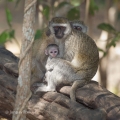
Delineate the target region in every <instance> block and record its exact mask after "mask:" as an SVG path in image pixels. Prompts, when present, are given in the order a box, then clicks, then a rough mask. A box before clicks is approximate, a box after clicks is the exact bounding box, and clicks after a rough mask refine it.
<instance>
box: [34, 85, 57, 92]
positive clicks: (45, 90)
mask: <svg viewBox="0 0 120 120" xmlns="http://www.w3.org/2000/svg"><path fill="white" fill-rule="evenodd" d="M48 91H49V92H50V91H51V92H55V91H56V90H55V88H50V87H48V86H45V85H44V86H43V87H39V88H37V90H36V91H35V94H36V93H37V92H48Z"/></svg>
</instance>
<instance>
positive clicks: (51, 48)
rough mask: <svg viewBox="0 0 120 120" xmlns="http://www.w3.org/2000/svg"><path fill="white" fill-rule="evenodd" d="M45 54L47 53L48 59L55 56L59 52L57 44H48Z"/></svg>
mask: <svg viewBox="0 0 120 120" xmlns="http://www.w3.org/2000/svg"><path fill="white" fill-rule="evenodd" d="M45 54H46V55H48V56H49V58H50V59H52V58H55V57H57V55H58V54H59V48H58V45H56V44H49V45H48V46H47V48H46V50H45Z"/></svg>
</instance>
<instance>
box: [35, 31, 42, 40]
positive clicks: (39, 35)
mask: <svg viewBox="0 0 120 120" xmlns="http://www.w3.org/2000/svg"><path fill="white" fill-rule="evenodd" d="M42 33H43V32H42V30H37V31H36V33H35V38H34V39H35V40H37V39H40V38H41V37H42Z"/></svg>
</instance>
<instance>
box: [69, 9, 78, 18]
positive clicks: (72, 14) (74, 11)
mask: <svg viewBox="0 0 120 120" xmlns="http://www.w3.org/2000/svg"><path fill="white" fill-rule="evenodd" d="M67 18H68V19H69V20H75V19H80V11H79V10H78V9H77V8H72V9H71V10H70V11H69V12H68V14H67Z"/></svg>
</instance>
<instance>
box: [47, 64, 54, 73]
mask: <svg viewBox="0 0 120 120" xmlns="http://www.w3.org/2000/svg"><path fill="white" fill-rule="evenodd" d="M53 69H54V67H53V66H52V65H46V70H47V71H50V72H51V71H53Z"/></svg>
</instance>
